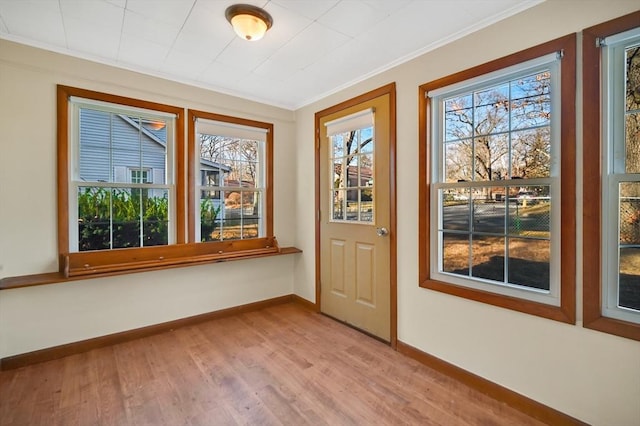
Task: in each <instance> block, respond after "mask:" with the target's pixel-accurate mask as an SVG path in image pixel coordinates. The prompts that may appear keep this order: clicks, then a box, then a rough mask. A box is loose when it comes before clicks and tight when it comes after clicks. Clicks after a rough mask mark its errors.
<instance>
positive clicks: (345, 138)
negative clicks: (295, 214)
mask: <svg viewBox="0 0 640 426" xmlns="http://www.w3.org/2000/svg"><path fill="white" fill-rule="evenodd" d="M325 125H326V126H327V135H328V136H329V138H330V141H331V143H330V150H331V151H330V153H329V161H330V166H329V170H332V172H331V173H332V174H333V175H332V178H331V182H333V188H331V189H330V191H331V195H330V197H329V200H331V207H330V211H331V218H330V221H331V222H344V221H347V222H351V223H353V222H361V223H369V224H370V223H373V222H375V218H374V203H373V194H374V185H373V179H374V173H373V164H374V161H373V155H374V140H373V109H371V108H370V109H367V110H365V111H360V112H357V113H354V114H351V115H348V116H346V117H341V118H339V119H337V120H334V121H331V122H328V123H326V124H325Z"/></svg>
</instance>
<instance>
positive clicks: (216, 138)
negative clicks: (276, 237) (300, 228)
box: [195, 116, 267, 242]
mask: <svg viewBox="0 0 640 426" xmlns="http://www.w3.org/2000/svg"><path fill="white" fill-rule="evenodd" d="M219 118H222V117H220V116H219ZM266 136H267V128H265V127H252V126H247V125H242V124H237V123H233V122H230V121H224V120H221V119H218V120H211V119H207V118H201V117H198V118H196V121H195V143H196V145H197V146H196V147H195V155H196V162H195V163H196V164H195V176H197V177H198V179H197V182H196V184H195V191H196V194H198V195H197V197H198V198H197V199H196V206H195V210H196V226H195V240H196V241H201V242H207V241H225V240H244V239H252V238H262V237H265V236H267V226H266V225H267V224H266V195H267V194H266V188H267V185H266V174H265V172H266V165H265V164H266V163H265V162H266V143H267V137H266Z"/></svg>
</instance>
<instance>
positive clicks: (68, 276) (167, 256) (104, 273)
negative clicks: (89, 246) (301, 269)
mask: <svg viewBox="0 0 640 426" xmlns="http://www.w3.org/2000/svg"><path fill="white" fill-rule="evenodd" d="M245 241H248V240H245ZM267 242H268V243H269V244H266V245H265V246H264V247H253V248H248V249H241V250H238V249H235V250H234V248H235V247H234V242H227V243H204V244H202V243H197V244H180V245H175V246H165V247H150V248H147V249H145V250H144V255H143V256H141V255H140V254H141V253H143V250H140V249H124V250H118V254H121V253H126V254H129V256H127V257H128V259H127V261H121V258H122V256H118V255H116V256H113V252H111V253H105V254H109V256H104V258H103V259H102V261H101V262H99V263H93V264H89V263H83V262H84V260H85V256H84V255H86V254H87V253H72V254H67V255H62V256H61V257H62V259H61V262H62V264H63V272H49V273H43V274H33V275H21V276H16V277H6V278H2V279H0V290H9V289H13V288H21V287H32V286H38V285H46V284H55V283H63V282H69V281H78V280H86V279H91V278H102V277H110V276H116V275H126V274H132V273H137V272H147V271H158V270H164V269H173V268H182V267H187V266H196V265H204V264H209V263H219V262H227V261H232V260H243V259H256V258H261V257H271V256H281V255H286V254H294V253H302V250H300V249H298V248H296V247H278V244H277V242H276V241H275V238H269V239H267ZM209 244H211V245H209ZM244 244H245V243H244V242H243V245H244ZM212 247H215V249H216V250H211V248H212ZM225 248H226V250H225ZM149 249H152V250H149ZM114 252H115V251H114ZM134 253H137V254H138V256H135V255H134ZM91 254H92V255H95V252H92V253H91Z"/></svg>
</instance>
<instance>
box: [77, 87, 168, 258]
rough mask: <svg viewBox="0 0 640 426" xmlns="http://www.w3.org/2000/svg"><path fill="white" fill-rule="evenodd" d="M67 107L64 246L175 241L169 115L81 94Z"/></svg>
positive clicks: (104, 247)
mask: <svg viewBox="0 0 640 426" xmlns="http://www.w3.org/2000/svg"><path fill="white" fill-rule="evenodd" d="M68 108H69V118H70V119H69V132H70V141H71V143H70V146H69V149H70V158H71V162H70V165H69V166H70V171H69V181H68V185H69V187H68V194H69V212H68V217H69V228H68V229H69V248H68V249H69V251H70V252H78V251H94V250H111V249H117V248H129V247H146V246H155V245H167V244H172V243H174V242H175V240H176V236H175V233H176V229H175V210H176V206H175V191H176V188H175V185H174V184H173V181H172V175H173V173H172V171H173V146H174V133H173V132H174V130H173V129H174V127H175V115H174V114H167V113H166V112H163V111H154V110H147V109H142V108H138V107H133V106H126V105H121V104H115V103H109V102H104V101H100V100H95V99H89V98H80V97H70V98H69V99H68ZM151 173H153V174H154V177H156V180H157V181H156V182H155V183H153V184H152V183H151V182H152V181H151V179H153V178H152V177H151Z"/></svg>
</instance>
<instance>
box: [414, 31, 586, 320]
mask: <svg viewBox="0 0 640 426" xmlns="http://www.w3.org/2000/svg"><path fill="white" fill-rule="evenodd" d="M420 93H421V97H420V99H421V116H422V117H421V120H422V122H421V128H420V132H421V135H420V138H421V155H420V176H421V182H420V209H421V211H420V250H421V251H420V281H421V286H423V287H425V288H430V289H434V290H438V291H443V292H446V293H450V294H455V295H458V296H462V297H467V298H470V299H473V300H478V301H482V302H485V303H491V304H494V305H497V306H502V307H506V308H510V309H515V310H518V311H522V312H527V313H532V314H536V315H540V316H544V317H547V318H551V319H555V320H559V321H565V322H570V323H572V322H574V320H575V294H574V290H575V200H574V199H575V178H574V177H573V175H574V173H575V163H574V161H575V140H574V125H575V121H574V120H575V117H574V116H573V107H574V100H575V36H573V35H571V36H567V37H564V38H561V39H558V40H555V41H552V42H549V43H546V44H543V45H540V46H537V47H535V48H532V49H529V50H526V51H523V52H520V53H517V54H514V55H511V56H508V57H505V58H502V59H498V60H496V61H493V62H490V63H487V64H484V65H481V66H478V67H475V68H472V69H470V70H467V71H463V72H460V73H457V74H454V75H452V76H449V77H446V78H443V79H440V80H437V81H434V82H432V83H428V84H425V85H423V86H421V87H420Z"/></svg>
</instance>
